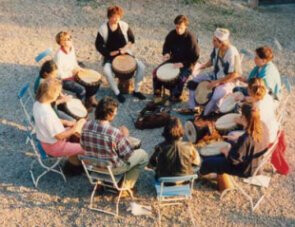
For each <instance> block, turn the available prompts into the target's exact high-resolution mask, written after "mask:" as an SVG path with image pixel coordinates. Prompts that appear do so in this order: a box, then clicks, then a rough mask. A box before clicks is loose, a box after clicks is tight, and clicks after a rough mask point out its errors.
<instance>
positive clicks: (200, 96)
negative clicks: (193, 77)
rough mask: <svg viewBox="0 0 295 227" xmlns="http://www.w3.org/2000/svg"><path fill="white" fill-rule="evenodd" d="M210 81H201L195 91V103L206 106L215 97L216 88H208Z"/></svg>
mask: <svg viewBox="0 0 295 227" xmlns="http://www.w3.org/2000/svg"><path fill="white" fill-rule="evenodd" d="M209 84H210V81H208V80H204V81H201V82H200V83H199V84H198V86H197V88H196V90H195V101H196V103H197V104H199V105H206V104H207V103H208V102H209V100H210V98H211V96H212V95H213V92H214V88H208V85H209Z"/></svg>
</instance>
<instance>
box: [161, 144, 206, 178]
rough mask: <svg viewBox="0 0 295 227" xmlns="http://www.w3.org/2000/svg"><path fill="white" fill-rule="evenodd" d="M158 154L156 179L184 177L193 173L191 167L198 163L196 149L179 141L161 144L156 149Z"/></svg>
mask: <svg viewBox="0 0 295 227" xmlns="http://www.w3.org/2000/svg"><path fill="white" fill-rule="evenodd" d="M155 152H159V153H158V157H157V166H156V177H157V178H159V177H168V176H184V175H190V174H193V173H194V169H193V165H198V164H199V163H200V159H199V156H198V155H197V153H196V149H195V148H194V146H193V145H192V144H191V143H189V142H184V141H181V140H177V141H173V142H172V143H169V142H167V141H164V142H162V143H161V144H159V145H158V146H157V147H156V151H155Z"/></svg>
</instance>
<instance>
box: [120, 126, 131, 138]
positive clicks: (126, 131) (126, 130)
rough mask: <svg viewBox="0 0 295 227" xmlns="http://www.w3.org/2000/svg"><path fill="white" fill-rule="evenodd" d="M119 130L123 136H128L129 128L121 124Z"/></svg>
mask: <svg viewBox="0 0 295 227" xmlns="http://www.w3.org/2000/svg"><path fill="white" fill-rule="evenodd" d="M119 130H120V131H121V133H122V134H123V135H124V136H129V130H128V128H126V126H124V125H122V126H121V127H120V128H119Z"/></svg>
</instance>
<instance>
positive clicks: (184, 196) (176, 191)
mask: <svg viewBox="0 0 295 227" xmlns="http://www.w3.org/2000/svg"><path fill="white" fill-rule="evenodd" d="M197 177H198V176H197V175H188V176H180V177H161V178H159V179H158V180H156V181H155V189H156V193H157V201H158V214H159V215H158V221H159V225H161V207H163V206H170V205H183V204H184V203H180V202H179V201H183V200H186V201H188V200H189V199H190V198H191V197H192V191H193V185H194V180H195V179H197ZM187 205H188V210H189V214H190V219H191V221H192V223H193V225H195V222H194V218H193V215H192V211H191V208H190V204H189V203H187Z"/></svg>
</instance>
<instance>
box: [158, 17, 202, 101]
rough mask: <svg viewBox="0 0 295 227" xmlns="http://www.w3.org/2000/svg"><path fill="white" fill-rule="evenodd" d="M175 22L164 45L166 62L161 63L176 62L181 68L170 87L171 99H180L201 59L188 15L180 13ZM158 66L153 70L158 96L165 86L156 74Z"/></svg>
mask: <svg viewBox="0 0 295 227" xmlns="http://www.w3.org/2000/svg"><path fill="white" fill-rule="evenodd" d="M174 24H175V29H173V30H172V31H170V32H169V34H168V35H167V36H166V39H165V43H164V45H163V52H162V54H163V60H164V63H162V64H161V65H163V64H165V63H167V62H169V63H174V66H175V67H176V68H179V69H180V74H179V76H178V79H177V81H176V82H175V83H174V85H173V86H171V87H170V93H171V97H170V98H171V100H172V101H180V96H181V94H182V91H183V87H184V84H185V82H186V81H187V79H188V77H189V76H190V74H191V73H192V67H193V66H194V65H195V63H196V62H197V60H198V59H199V46H198V41H197V39H196V37H195V36H194V35H193V34H192V33H191V32H190V31H189V30H188V29H187V27H188V24H189V20H188V18H187V17H186V16H183V15H178V16H177V17H176V18H175V20H174ZM161 65H160V66H161ZM160 66H159V67H160ZM159 67H158V68H159ZM158 68H156V69H155V70H154V72H153V86H154V95H155V96H156V97H157V96H160V94H161V89H162V86H163V83H162V82H161V81H160V80H159V79H158V78H157V75H156V74H157V70H158Z"/></svg>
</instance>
